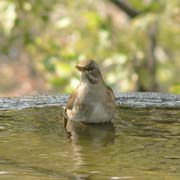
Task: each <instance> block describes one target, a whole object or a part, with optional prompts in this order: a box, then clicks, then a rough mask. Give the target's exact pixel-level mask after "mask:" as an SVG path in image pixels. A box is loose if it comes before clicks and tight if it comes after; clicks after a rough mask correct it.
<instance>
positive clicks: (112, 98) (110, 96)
mask: <svg viewBox="0 0 180 180" xmlns="http://www.w3.org/2000/svg"><path fill="white" fill-rule="evenodd" d="M106 88H107V94H108V98H110V99H111V100H112V101H113V102H114V103H115V101H116V97H115V95H114V92H113V90H112V89H111V88H110V87H109V86H106Z"/></svg>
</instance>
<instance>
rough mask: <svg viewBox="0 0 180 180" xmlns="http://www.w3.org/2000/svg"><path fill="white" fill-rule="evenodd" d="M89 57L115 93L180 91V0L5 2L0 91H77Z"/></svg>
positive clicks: (0, 7) (0, 6) (0, 18)
mask: <svg viewBox="0 0 180 180" xmlns="http://www.w3.org/2000/svg"><path fill="white" fill-rule="evenodd" d="M84 59H94V60H96V61H97V62H98V63H99V65H100V66H101V70H102V72H103V76H104V79H105V81H106V83H107V84H108V85H109V86H111V87H112V88H113V89H114V91H115V92H127V91H161V92H171V93H180V1H179V0H124V1H123V0H99V1H97V0H38V1H36V0H1V1H0V77H1V78H0V96H20V95H27V94H36V93H54V92H59V93H70V92H72V91H73V89H74V88H75V87H76V86H77V84H78V81H79V73H78V72H77V71H76V70H75V68H74V65H75V64H77V63H78V62H79V61H81V60H84Z"/></svg>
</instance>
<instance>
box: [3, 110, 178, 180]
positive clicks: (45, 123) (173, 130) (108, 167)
mask: <svg viewBox="0 0 180 180" xmlns="http://www.w3.org/2000/svg"><path fill="white" fill-rule="evenodd" d="M179 142H180V110H175V109H174V110H173V109H171V110H158V109H126V108H123V109H118V114H117V117H116V118H115V120H114V122H113V124H104V125H88V126H87V125H82V124H72V125H71V136H69V135H68V134H66V132H65V131H64V129H63V123H62V116H61V111H60V110H59V108H58V107H48V108H35V109H26V110H20V111H0V179H2V180H21V179H22V180H106V179H107V180H109V179H112V180H113V179H114V180H115V179H137V180H161V179H162V180H164V179H165V180H179V179H180V143H179Z"/></svg>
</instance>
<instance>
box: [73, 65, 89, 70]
mask: <svg viewBox="0 0 180 180" xmlns="http://www.w3.org/2000/svg"><path fill="white" fill-rule="evenodd" d="M75 67H76V69H77V70H79V71H82V72H84V71H85V70H86V69H85V67H83V66H78V65H77V66H75Z"/></svg>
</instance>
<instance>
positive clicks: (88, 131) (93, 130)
mask: <svg viewBox="0 0 180 180" xmlns="http://www.w3.org/2000/svg"><path fill="white" fill-rule="evenodd" d="M67 135H68V138H69V140H70V142H71V145H72V149H73V157H74V169H73V171H74V172H76V174H75V177H76V179H77V180H80V179H82V180H90V179H91V177H92V176H93V175H94V174H98V173H100V172H98V171H94V170H93V168H94V167H93V165H94V161H96V160H97V159H98V158H100V157H101V156H102V153H103V149H105V148H106V149H107V148H108V146H109V147H110V146H111V145H112V144H113V143H114V139H115V128H114V125H113V123H111V122H109V123H104V124H85V123H80V122H74V121H68V124H67ZM92 155H94V157H95V158H94V157H92ZM107 155H108V153H107ZM99 162H101V163H102V162H103V158H100V159H99ZM96 164H97V166H98V161H97V162H96ZM91 165H92V169H91V168H89V172H87V170H83V169H85V168H84V167H87V166H91ZM90 169H91V170H90Z"/></svg>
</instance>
